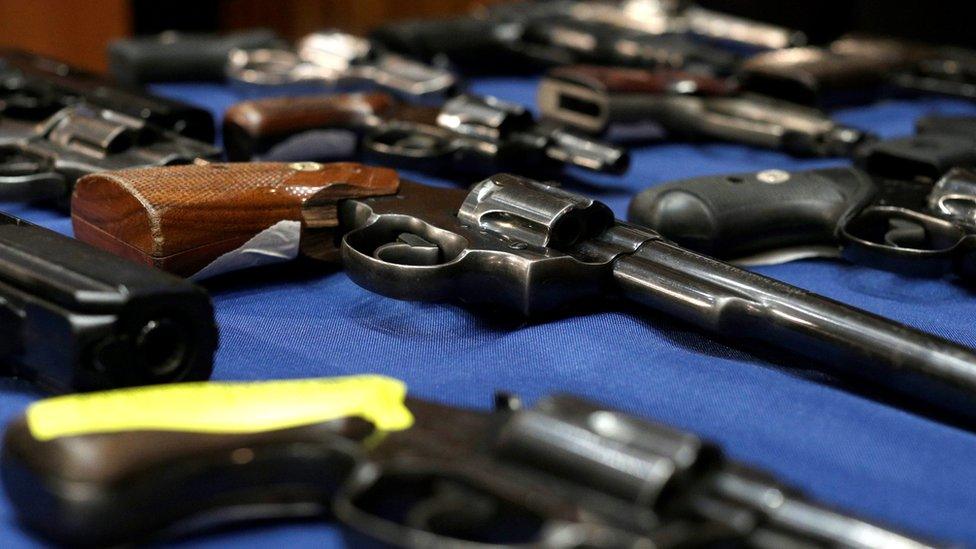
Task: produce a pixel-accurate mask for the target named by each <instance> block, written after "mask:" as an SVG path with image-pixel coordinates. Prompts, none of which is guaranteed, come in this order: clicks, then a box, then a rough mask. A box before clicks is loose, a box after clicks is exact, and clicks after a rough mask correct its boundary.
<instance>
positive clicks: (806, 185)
mask: <svg viewBox="0 0 976 549" xmlns="http://www.w3.org/2000/svg"><path fill="white" fill-rule="evenodd" d="M876 192H877V190H876V185H875V183H874V181H873V180H872V179H871V178H870V177H869V176H868V175H867V174H865V173H863V172H861V171H859V170H855V169H850V168H832V169H824V170H815V171H808V172H798V173H787V172H785V171H782V170H766V171H763V172H759V173H753V174H738V175H729V176H708V177H701V178H697V179H688V180H685V181H678V182H674V183H668V184H665V185H661V186H658V187H652V188H650V189H648V190H646V191H644V192H642V193H640V194H639V195H637V197H636V198H634V200H633V201H632V202H631V204H630V209H629V214H628V217H629V219H631V220H632V221H634V222H636V223H639V224H642V225H646V226H648V227H650V228H652V229H654V230H656V231H658V232H660V233H661V234H662V235H663V236H664V237H666V238H669V239H671V240H674V241H675V242H677V243H678V244H681V245H683V246H686V247H688V248H690V249H693V250H695V251H698V252H701V253H705V254H708V255H712V256H714V257H718V258H739V257H743V256H747V255H751V254H755V253H760V252H766V251H771V250H776V249H782V248H788V247H794V246H811V245H835V244H837V234H838V229H839V227H840V226H841V225H842V224H843V223H844V221H845V220H846V219H848V218H849V217H850V216H852V215H853V214H854V213H855V212H856V211H858V210H860V209H861V208H862V207H864V206H865V205H866V204H867V203H868V201H869V200H870V199H871V198H872V197H873V196H874V195H875V193H876Z"/></svg>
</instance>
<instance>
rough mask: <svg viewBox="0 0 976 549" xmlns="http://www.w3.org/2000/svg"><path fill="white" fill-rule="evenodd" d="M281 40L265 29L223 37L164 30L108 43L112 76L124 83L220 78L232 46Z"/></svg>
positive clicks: (258, 45)
mask: <svg viewBox="0 0 976 549" xmlns="http://www.w3.org/2000/svg"><path fill="white" fill-rule="evenodd" d="M281 44H282V41H281V39H280V38H278V37H277V35H276V34H275V33H274V32H273V31H270V30H267V29H254V30H248V31H243V32H237V33H233V34H229V35H226V36H218V35H209V34H180V33H172V32H169V33H163V34H161V35H158V36H140V37H135V38H126V39H121V40H116V41H115V42H112V43H111V44H109V47H108V58H109V69H110V71H111V73H112V76H114V77H115V79H116V80H117V81H119V82H121V83H122V84H125V85H127V86H141V85H145V84H147V83H150V82H176V81H222V80H224V76H225V70H226V66H227V56H228V55H229V54H230V51H231V50H233V49H235V48H246V49H253V48H270V47H275V46H280V45H281Z"/></svg>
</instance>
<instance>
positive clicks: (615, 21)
mask: <svg viewBox="0 0 976 549" xmlns="http://www.w3.org/2000/svg"><path fill="white" fill-rule="evenodd" d="M371 36H372V37H373V38H374V39H376V40H377V41H378V42H380V43H382V44H384V45H385V46H386V47H387V48H389V49H391V50H393V51H398V52H400V53H403V54H405V55H410V56H413V57H417V58H420V59H428V60H432V61H433V60H437V59H442V58H444V59H446V60H448V61H450V62H452V63H453V64H454V65H455V66H457V67H458V68H460V69H462V70H464V71H466V72H510V71H512V70H513V68H515V67H518V68H521V69H522V70H526V71H535V70H539V69H540V68H545V67H552V66H554V65H567V64H577V63H595V64H601V65H611V66H616V65H627V66H639V67H649V66H666V67H671V68H683V69H688V68H697V69H704V70H708V71H712V72H721V73H729V72H732V71H734V70H735V67H736V65H737V64H738V62H739V61H741V59H742V58H741V56H739V55H737V54H735V53H734V52H733V51H731V50H735V49H738V50H740V51H741V50H756V49H765V48H782V47H787V46H798V45H802V44H804V43H805V42H806V37H805V36H804V35H803V33H801V32H798V31H794V30H790V29H785V28H782V27H776V26H773V25H768V24H764V23H759V22H756V21H750V20H748V19H744V18H741V17H735V16H731V15H728V14H724V13H719V12H716V11H712V10H707V9H703V8H701V7H699V6H696V5H693V4H691V3H689V2H683V1H668V0H664V1H660V0H629V1H600V2H581V1H573V0H568V1H554V2H531V1H528V2H506V3H499V4H496V5H492V6H489V7H488V8H485V9H482V10H480V11H476V12H473V13H471V14H470V15H466V16H461V17H452V18H444V19H437V20H430V19H428V20H415V21H402V22H396V23H392V24H388V25H385V26H382V27H380V28H378V29H376V30H375V31H374V32H373V33H372V34H371ZM715 43H718V44H731V45H733V46H734V47H733V48H731V49H728V48H723V47H719V46H718V45H716V44H715Z"/></svg>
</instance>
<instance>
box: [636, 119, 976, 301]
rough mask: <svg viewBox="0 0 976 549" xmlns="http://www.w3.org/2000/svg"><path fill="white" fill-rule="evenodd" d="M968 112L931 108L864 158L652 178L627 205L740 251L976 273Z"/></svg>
mask: <svg viewBox="0 0 976 549" xmlns="http://www.w3.org/2000/svg"><path fill="white" fill-rule="evenodd" d="M967 122H968V120H967V119H965V118H952V117H939V116H934V117H925V118H922V119H920V120H919V121H918V123H917V126H918V132H919V133H918V134H917V135H914V136H910V137H905V138H897V139H889V140H884V141H877V142H874V143H869V144H866V145H864V146H862V147H861V148H860V149H858V151H857V153H856V158H855V161H856V163H857V165H858V167H855V168H829V169H822V170H812V171H806V172H795V173H791V172H787V171H783V170H764V171H761V172H758V173H753V174H732V175H719V176H707V177H700V178H696V179H689V180H685V181H677V182H673V183H668V184H665V185H661V186H656V187H652V188H650V189H647V190H646V191H644V192H642V193H641V194H639V195H637V196H636V197H635V198H634V200H633V201H632V202H631V204H630V209H629V214H628V217H629V219H631V220H632V221H634V222H636V223H639V224H641V225H645V226H647V227H650V228H652V229H654V230H656V231H659V232H660V233H661V234H662V235H664V236H666V237H667V238H670V239H672V240H674V241H676V242H678V243H680V244H682V245H685V246H687V247H689V248H691V249H694V250H697V251H700V252H703V253H707V254H710V255H714V256H716V257H720V258H723V259H730V260H738V261H739V262H741V263H753V264H756V263H779V262H783V261H786V260H790V259H799V258H803V257H811V256H837V255H842V256H843V257H845V258H847V259H849V260H851V261H854V262H858V263H865V264H867V265H870V266H873V267H876V268H880V269H885V270H890V271H896V272H900V273H902V274H906V275H912V276H927V277H941V276H945V275H955V276H956V277H958V278H959V279H961V280H963V281H966V282H970V281H972V280H976V278H974V277H976V254H974V250H976V171H974V168H976V133H971V134H969V135H968V136H965V135H960V134H959V133H958V132H960V131H964V130H965V129H966V126H967ZM970 129H973V128H972V127H970ZM954 132H956V133H954Z"/></svg>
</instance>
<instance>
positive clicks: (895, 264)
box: [840, 206, 968, 277]
mask: <svg viewBox="0 0 976 549" xmlns="http://www.w3.org/2000/svg"><path fill="white" fill-rule="evenodd" d="M898 221H901V222H908V223H912V224H915V225H917V226H918V227H919V228H920V229H921V231H924V233H921V234H923V236H924V240H926V241H927V242H928V243H930V244H931V245H930V246H928V247H925V248H922V247H904V246H898V245H897V241H896V240H892V238H893V237H897V235H898V233H899V232H902V231H903V230H902V229H898V228H897V227H892V222H898ZM905 234H916V235H917V234H919V233H916V232H915V231H905ZM840 236H841V239H842V240H843V242H844V248H843V253H842V255H843V256H844V257H845V258H846V259H848V260H850V261H852V262H854V263H862V264H867V265H870V266H873V267H875V268H878V269H882V270H886V271H894V272H898V273H901V274H906V275H910V276H921V277H940V276H944V275H945V274H947V273H949V272H952V271H953V270H954V268H955V263H956V261H957V259H958V258H959V257H960V256H961V254H962V251H963V250H962V248H963V247H964V246H965V242H966V241H967V240H968V238H967V235H966V232H965V231H964V230H962V229H961V228H959V227H958V226H956V225H955V224H953V223H951V222H949V221H946V220H944V219H939V218H936V217H932V216H930V215H926V214H923V213H919V212H916V211H913V210H908V209H905V208H897V207H891V206H877V207H873V208H868V209H866V210H864V211H863V212H861V213H860V214H859V215H857V216H856V217H854V218H853V219H851V220H850V221H848V222H847V223H846V224H845V225H844V226H843V227H842V228H841V231H840Z"/></svg>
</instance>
